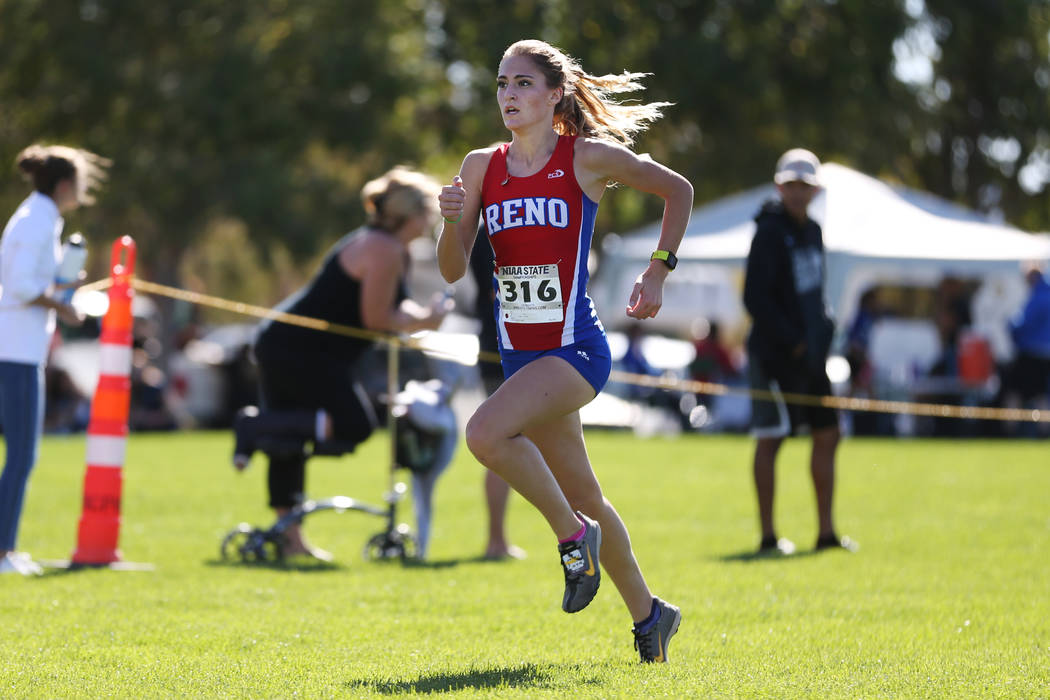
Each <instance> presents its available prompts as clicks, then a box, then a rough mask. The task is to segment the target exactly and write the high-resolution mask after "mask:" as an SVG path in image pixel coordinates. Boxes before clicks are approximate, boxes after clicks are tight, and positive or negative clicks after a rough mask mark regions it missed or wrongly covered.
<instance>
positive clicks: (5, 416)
mask: <svg viewBox="0 0 1050 700" xmlns="http://www.w3.org/2000/svg"><path fill="white" fill-rule="evenodd" d="M17 164H18V168H19V170H21V171H22V172H23V173H24V174H25V175H26V176H27V178H28V179H29V180H30V181H31V182H32V183H33V192H32V193H31V194H30V195H29V197H28V198H26V200H25V201H23V202H22V204H21V205H19V207H18V209H17V210H16V211H15V213H14V215H13V216H12V217H11V219H10V220H9V221H8V222H7V226H6V227H5V228H4V234H3V238H2V239H0V338H2V339H3V342H0V422H2V424H3V431H4V442H5V444H6V457H5V461H4V471H3V474H2V475H0V573H15V574H22V575H33V574H39V573H40V572H41V569H40V566H39V565H38V564H36V563H35V562H34V561H33V560H32V559H31V558H29V556H28V555H25V554H20V553H18V552H16V551H15V543H16V540H17V537H18V523H19V520H20V519H21V517H22V506H23V503H24V501H25V490H26V484H27V482H28V480H29V473H30V471H32V469H33V466H34V464H35V463H36V455H37V448H38V446H39V444H40V434H41V432H42V430H43V418H44V366H45V365H46V362H47V353H48V348H49V346H50V341H51V337H52V335H53V334H54V332H55V318H56V316H57V317H58V318H59V319H61V320H62V322H63V323H67V324H70V325H74V326H76V325H80V323H82V322H83V320H84V319H83V317H82V316H81V315H80V313H79V312H78V311H77V310H76V309H74V308H73V307H72V306H71V305H70V304H69V303H67V302H64V301H62V300H61V299H59V298H58V297H57V296H56V292H57V291H59V289H60V288H61V287H65V288H68V287H69V286H70V285H68V284H67V285H56V284H55V274H56V272H57V271H58V266H59V264H60V263H61V260H60V259H59V257H60V251H61V241H60V238H61V235H62V227H63V224H64V221H63V219H62V214H64V213H66V212H69V211H73V210H75V209H76V208H77V207H79V206H80V205H81V204H90V203H91V202H92V201H93V200H92V198H91V196H90V194H89V193H90V190H91V189H92V188H93V187H94V186H96V185H97V184H98V183H99V181H100V180H101V179H103V177H104V175H105V170H104V169H105V167H106V166H107V165H108V161H106V160H104V159H102V158H99V157H98V156H96V155H95V154H93V153H90V152H88V151H84V150H79V149H75V148H69V147H66V146H46V147H45V146H30V147H29V148H27V149H25V150H24V151H22V152H21V153H20V154H19V155H18V159H17ZM72 284H73V285H76V284H79V281H78V282H73V283H72Z"/></svg>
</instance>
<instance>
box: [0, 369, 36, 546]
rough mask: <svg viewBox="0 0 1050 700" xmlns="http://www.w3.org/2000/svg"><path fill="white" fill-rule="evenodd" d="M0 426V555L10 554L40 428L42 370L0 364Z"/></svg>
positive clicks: (33, 460)
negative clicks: (0, 433)
mask: <svg viewBox="0 0 1050 700" xmlns="http://www.w3.org/2000/svg"><path fill="white" fill-rule="evenodd" d="M0 426H3V430H4V442H5V443H6V446H7V457H6V459H5V461H4V471H3V474H2V475H0V551H2V550H13V549H14V548H15V540H16V539H17V537H18V521H19V519H21V517H22V504H23V502H24V501H25V493H26V482H27V481H28V480H29V472H30V471H32V469H33V465H34V464H36V451H37V446H38V445H39V444H40V433H41V432H42V431H43V427H44V366H43V365H27V364H23V363H21V362H2V361H0Z"/></svg>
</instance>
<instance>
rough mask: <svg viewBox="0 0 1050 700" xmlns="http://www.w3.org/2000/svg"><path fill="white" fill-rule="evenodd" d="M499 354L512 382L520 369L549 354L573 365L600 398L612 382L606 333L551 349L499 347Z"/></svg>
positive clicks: (504, 369) (505, 374) (610, 355)
mask: <svg viewBox="0 0 1050 700" xmlns="http://www.w3.org/2000/svg"><path fill="white" fill-rule="evenodd" d="M499 355H500V360H501V361H502V363H503V377H504V378H505V379H510V377H511V375H513V374H514V373H515V372H517V371H518V370H519V369H521V368H522V367H524V366H525V365H527V364H529V363H530V362H532V361H534V360H538V359H540V358H541V357H547V356H548V355H553V356H554V357H560V358H562V359H563V360H565V361H566V362H568V363H569V364H570V365H572V367H573V369H575V370H576V371H577V372H579V373H580V376H582V377H583V378H584V379H586V380H587V383H588V384H590V385H591V386H592V387H594V393H595V395H598V394H599V393H600V392H601V390H602V388H603V387H604V386H605V383H606V382H607V381H609V372H610V371H612V353H610V352H609V341H608V340H607V339H606V337H605V333H596V334H595V335H594V336H592V337H590V338H587V339H586V340H581V341H579V342H576V343H573V344H572V345H563V346H562V347H560V348H551V349H550V350H505V349H503V348H500V351H499Z"/></svg>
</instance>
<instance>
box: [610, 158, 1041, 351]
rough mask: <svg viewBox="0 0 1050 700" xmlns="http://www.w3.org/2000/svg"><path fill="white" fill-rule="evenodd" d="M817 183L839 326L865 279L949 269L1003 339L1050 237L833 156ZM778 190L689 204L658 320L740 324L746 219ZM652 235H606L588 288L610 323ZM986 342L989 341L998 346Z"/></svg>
mask: <svg viewBox="0 0 1050 700" xmlns="http://www.w3.org/2000/svg"><path fill="white" fill-rule="evenodd" d="M821 178H822V181H823V185H824V189H823V191H822V192H821V193H820V194H819V195H818V196H817V197H816V198H815V199H814V201H813V204H812V205H811V206H810V214H811V216H813V218H814V219H815V220H816V221H818V222H820V223H821V225H822V227H823V230H824V245H825V248H826V256H827V271H828V280H827V301H828V304H829V306H830V307H831V309H832V312H833V313H834V315H835V317H836V319H838V322H839V324H840V328H841V326H842V325H843V324H845V323H848V321H849V320H850V319H851V318H852V317H853V315H854V313H855V312H856V304H857V301H858V299H859V296H860V294H861V293H862V292H863V291H864V290H865V289H867V288H869V287H871V286H873V285H876V284H910V285H917V286H933V285H936V284H937V282H938V281H939V280H940V279H942V278H943V277H945V276H946V275H955V276H958V277H962V278H978V279H981V280H984V281H985V282H986V284H985V287H986V288H987V291H983V293H984V295H985V297H988V296H991V297H992V298H991V299H988V298H985V299H984V301H983V302H979V303H982V304H983V307H984V308H985V309H987V313H986V314H985V315H986V316H989V318H987V319H985V322H986V323H988V324H990V326H995V325H998V326H999V328H998V330H996V329H993V328H991V327H990V328H989V335H990V336H995V335H996V333H998V334H1000V335H1001V334H1002V329H1001V326H1002V324H1003V323H1004V322H1005V318H1006V317H1007V316H1009V314H1010V313H1012V312H1013V311H1014V310H1015V309H1016V308H1017V306H1018V305H1019V304H1020V302H1021V300H1023V298H1024V294H1025V290H1024V287H1023V283H1022V280H1021V275H1020V265H1021V263H1023V262H1025V261H1030V260H1047V259H1050V237H1047V236H1040V235H1032V234H1029V233H1025V232H1022V231H1020V230H1018V229H1016V228H1013V227H1011V226H1007V225H1003V224H997V223H991V222H988V221H986V220H984V219H982V217H981V216H980V215H978V214H976V213H974V212H972V211H970V210H968V209H965V208H963V207H960V206H958V205H955V204H953V203H951V202H947V201H945V200H943V199H940V198H937V197H935V196H933V195H930V194H927V193H923V192H918V191H915V190H910V189H906V188H899V187H891V186H890V185H887V184H886V183H884V182H881V181H879V180H876V179H875V178H872V177H869V176H867V175H864V174H862V173H859V172H857V171H855V170H852V169H850V168H847V167H845V166H842V165H838V164H836V163H826V164H824V166H823V167H822V168H821ZM774 196H775V189H774V187H773V185H772V184H769V185H765V186H761V187H756V188H754V189H751V190H747V191H745V192H742V193H739V194H735V195H731V196H728V197H725V198H722V199H719V200H717V201H715V202H712V203H709V204H705V205H703V206H700V207H698V208H697V209H695V210H694V211H693V214H692V217H691V219H690V222H689V227H688V229H687V230H686V235H685V239H684V240H683V241H682V245H681V247H680V248H679V251H678V257H679V260H680V263H679V268H678V269H677V270H676V271H675V272H674V273H672V274H671V275H670V276H669V277H668V278H667V280H668V281H667V284H666V286H665V290H664V295H665V303H664V309H663V310H662V311H661V312H660V316H659V317H658V318H657V319H656V321H657V323H654V324H653V325H654V326H655V327H657V328H658V329H659V330H662V331H664V332H669V333H674V334H685V333H686V332H688V329H689V327H690V324H691V323H692V322H693V320H694V319H695V318H697V317H706V318H709V319H714V320H718V321H720V322H722V323H723V324H724V325H726V326H732V325H734V324H737V323H741V322H743V321H744V319H745V318H746V314H745V312H744V309H743V306H742V302H741V300H740V296H741V290H742V281H743V271H744V264H745V261H746V259H747V254H748V250H749V249H750V245H751V238H752V236H753V235H754V232H755V223H754V221H753V220H752V218H753V217H754V215H755V213H756V212H757V211H758V209H759V207H760V206H761V204H762V202H764V201H765V200H767V199H770V198H772V197H774ZM659 236H660V224H659V222H656V223H653V224H650V225H647V226H645V227H642V228H640V229H638V230H636V231H633V232H630V233H628V234H625V235H623V236H608V237H607V238H606V242H605V244H604V245H603V249H602V255H601V262H600V264H599V269H598V273H597V274H596V276H595V281H594V283H593V284H592V286H591V290H592V295H593V296H594V298H595V303H596V304H597V305H598V306H599V310H600V311H601V312H602V318H603V319H607V322H612V321H613V319H614V318H615V315H614V313H612V312H613V310H614V309H615V310H617V311H618V310H619V309H618V308H617V307H619V308H621V309H622V308H623V306H624V305H625V302H626V300H627V298H628V297H629V295H630V291H631V288H632V285H633V283H634V279H635V277H636V276H637V275H638V274H639V273H640V272H641V271H642V270H643V269H644V268H645V265H646V264H647V262H646V261H647V260H648V258H649V254H650V253H651V252H652V251H653V250H654V249H655V248H656V243H657V240H658V239H659ZM621 315H622V313H621ZM992 317H994V318H992ZM978 322H980V319H978ZM610 325H613V326H615V325H616V324H615V322H613V323H611V324H610ZM992 341H993V346H996V345H1000V344H1001V343H1002V342H1006V341H1005V340H1004V339H1003V338H995V337H993V338H992ZM996 349H997V352H998V350H999V348H996Z"/></svg>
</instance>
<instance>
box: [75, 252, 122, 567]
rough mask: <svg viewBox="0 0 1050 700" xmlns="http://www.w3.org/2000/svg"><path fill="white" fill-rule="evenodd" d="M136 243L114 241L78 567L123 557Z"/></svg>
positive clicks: (89, 440) (90, 433)
mask: <svg viewBox="0 0 1050 700" xmlns="http://www.w3.org/2000/svg"><path fill="white" fill-rule="evenodd" d="M134 269H135V241H134V240H132V238H131V236H122V237H121V238H119V239H117V240H116V241H114V243H113V254H112V259H111V268H110V276H111V279H112V285H111V286H110V288H109V309H108V310H107V311H106V315H105V316H104V317H103V318H102V334H101V336H100V338H99V340H100V343H101V347H100V352H99V378H98V388H97V389H96V390H95V397H94V399H93V400H92V402H91V421H90V422H89V423H88V429H87V456H86V461H87V471H86V473H85V474H84V504H83V509H82V511H81V516H80V526H79V528H78V531H77V548H76V551H74V552H73V559H72V564H73V565H74V566H77V565H79V566H106V565H109V564H112V563H114V562H119V561H120V559H121V554H120V550H118V549H117V538H118V535H119V533H120V495H121V484H122V482H123V474H122V471H123V467H124V453H125V448H126V446H127V439H128V410H129V404H130V402H131V338H132V333H131V332H132V322H133V321H132V314H131V299H132V297H133V296H134V294H135V292H134V290H132V289H131V286H130V279H131V274H132V272H134Z"/></svg>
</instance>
